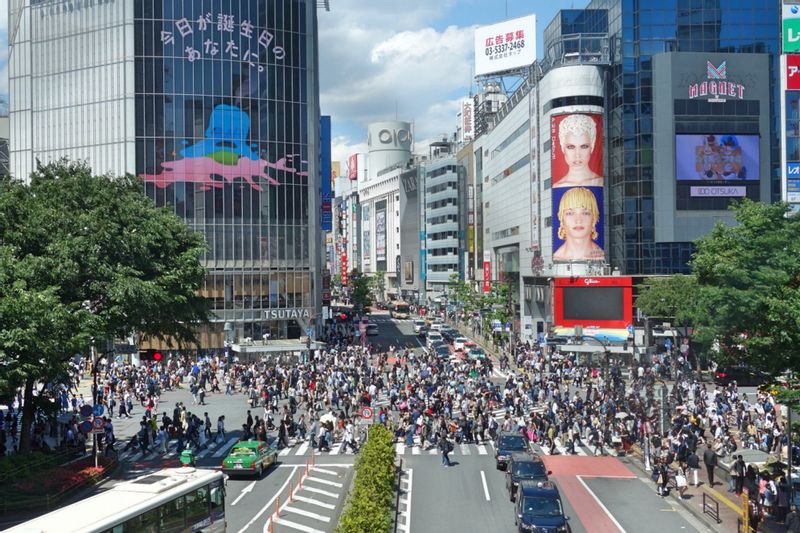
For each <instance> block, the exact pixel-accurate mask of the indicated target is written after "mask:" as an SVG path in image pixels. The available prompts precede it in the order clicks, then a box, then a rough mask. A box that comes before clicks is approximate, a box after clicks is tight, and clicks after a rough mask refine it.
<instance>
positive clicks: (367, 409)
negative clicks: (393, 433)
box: [361, 407, 372, 420]
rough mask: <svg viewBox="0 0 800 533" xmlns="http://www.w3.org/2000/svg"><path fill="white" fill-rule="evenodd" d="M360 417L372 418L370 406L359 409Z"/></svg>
mask: <svg viewBox="0 0 800 533" xmlns="http://www.w3.org/2000/svg"><path fill="white" fill-rule="evenodd" d="M361 418H363V419H364V420H369V419H371V418H372V407H364V408H363V409H361Z"/></svg>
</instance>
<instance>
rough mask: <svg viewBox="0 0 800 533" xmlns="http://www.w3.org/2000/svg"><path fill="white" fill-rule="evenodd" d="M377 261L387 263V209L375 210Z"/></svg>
mask: <svg viewBox="0 0 800 533" xmlns="http://www.w3.org/2000/svg"><path fill="white" fill-rule="evenodd" d="M375 260H376V261H386V209H380V210H378V209H376V210H375Z"/></svg>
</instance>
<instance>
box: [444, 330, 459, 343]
mask: <svg viewBox="0 0 800 533" xmlns="http://www.w3.org/2000/svg"><path fill="white" fill-rule="evenodd" d="M439 333H441V334H442V337H444V340H445V341H447V342H449V343H450V344H452V343H453V339H455V338H456V337H460V336H461V333H459V332H458V330H455V329H453V328H442V329H440V330H439Z"/></svg>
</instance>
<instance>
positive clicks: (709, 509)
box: [703, 492, 722, 524]
mask: <svg viewBox="0 0 800 533" xmlns="http://www.w3.org/2000/svg"><path fill="white" fill-rule="evenodd" d="M703 514H707V515H708V516H710V517H711V518H713V519H714V520H716V521H717V524H721V523H722V519H721V518H720V517H719V502H718V501H717V500H716V499H715V498H714V497H712V496H709V495H708V494H707V493H705V492H703Z"/></svg>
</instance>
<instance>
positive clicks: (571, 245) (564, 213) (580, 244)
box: [553, 187, 605, 262]
mask: <svg viewBox="0 0 800 533" xmlns="http://www.w3.org/2000/svg"><path fill="white" fill-rule="evenodd" d="M603 242H604V241H603V188H602V187H572V188H569V189H565V188H559V189H553V261H554V262H558V261H602V260H603V259H604V258H605V252H604V249H603Z"/></svg>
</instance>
